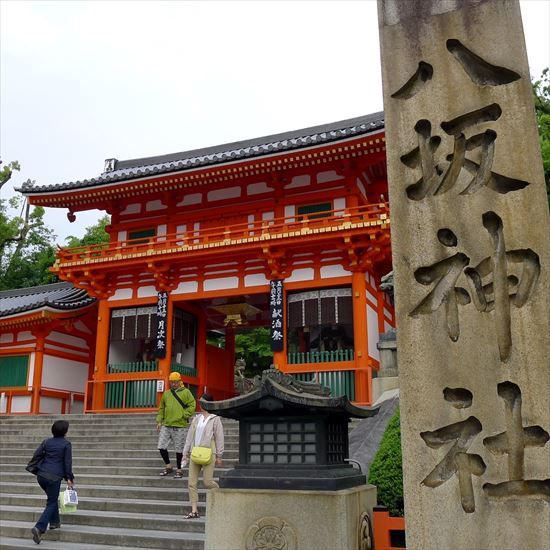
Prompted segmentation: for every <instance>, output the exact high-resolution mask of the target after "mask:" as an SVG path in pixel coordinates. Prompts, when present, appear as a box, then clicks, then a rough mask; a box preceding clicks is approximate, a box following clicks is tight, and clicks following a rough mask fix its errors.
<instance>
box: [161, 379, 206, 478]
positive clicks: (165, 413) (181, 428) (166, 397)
mask: <svg viewBox="0 0 550 550" xmlns="http://www.w3.org/2000/svg"><path fill="white" fill-rule="evenodd" d="M168 381H169V383H170V389H169V390H167V391H165V392H164V393H163V394H162V397H161V398H160V405H159V412H158V414H157V432H158V433H159V440H158V445H157V447H158V450H159V452H160V456H161V457H162V460H164V470H163V471H162V472H161V473H160V475H161V476H163V477H164V476H167V475H169V474H171V473H172V472H173V471H174V468H173V466H172V464H170V455H169V454H168V446H169V445H170V442H173V443H174V447H175V448H176V473H175V474H174V477H175V478H182V477H183V471H182V469H181V459H182V457H183V447H184V446H185V438H186V437H187V428H188V426H189V419H190V418H191V417H192V416H193V415H194V414H195V408H196V406H197V404H196V402H195V398H194V397H193V394H192V393H191V392H190V391H189V390H188V389H187V388H186V387H185V386H184V385H183V382H182V381H181V375H180V373H179V372H172V373H171V374H170V376H169V377H168ZM176 396H177V397H178V398H179V400H178V399H177V398H176ZM180 401H181V403H180Z"/></svg>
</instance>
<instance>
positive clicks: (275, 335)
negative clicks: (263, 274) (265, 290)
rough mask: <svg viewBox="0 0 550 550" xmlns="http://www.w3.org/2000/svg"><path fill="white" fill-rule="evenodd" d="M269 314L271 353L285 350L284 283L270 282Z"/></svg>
mask: <svg viewBox="0 0 550 550" xmlns="http://www.w3.org/2000/svg"><path fill="white" fill-rule="evenodd" d="M269 312H270V318H271V351H283V349H284V334H285V330H284V324H283V321H284V318H283V281H282V279H277V280H273V281H269Z"/></svg>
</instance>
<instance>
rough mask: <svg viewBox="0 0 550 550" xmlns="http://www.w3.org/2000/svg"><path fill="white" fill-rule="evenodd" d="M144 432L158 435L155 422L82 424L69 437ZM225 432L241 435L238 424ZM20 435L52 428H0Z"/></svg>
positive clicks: (6, 434)
mask: <svg viewBox="0 0 550 550" xmlns="http://www.w3.org/2000/svg"><path fill="white" fill-rule="evenodd" d="M143 434H154V435H157V429H156V426H155V425H154V424H153V425H151V424H147V425H146V426H143V427H137V428H136V427H135V426H132V427H128V428H124V427H115V426H112V425H105V426H94V427H91V426H85V425H83V426H81V427H79V428H76V429H72V426H71V428H70V429H69V433H68V434H67V439H72V438H73V437H75V436H78V437H82V436H88V435H95V436H98V437H103V436H108V435H113V436H118V435H131V436H138V437H139V436H142V435H143ZM224 434H225V435H226V436H237V435H239V429H238V428H237V427H236V426H231V427H224ZM18 436H24V437H28V438H32V439H39V438H42V439H44V438H46V437H51V436H52V434H51V430H50V429H48V428H46V429H43V428H34V427H33V428H28V429H6V428H0V437H2V439H4V438H5V437H18Z"/></svg>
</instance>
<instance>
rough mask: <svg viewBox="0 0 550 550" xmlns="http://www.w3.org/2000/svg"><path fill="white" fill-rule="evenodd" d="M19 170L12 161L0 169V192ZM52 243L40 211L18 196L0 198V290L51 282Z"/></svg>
mask: <svg viewBox="0 0 550 550" xmlns="http://www.w3.org/2000/svg"><path fill="white" fill-rule="evenodd" d="M19 169H20V167H19V163H18V162H17V161H13V162H10V163H9V164H7V165H6V166H4V167H3V168H2V169H1V170H0V189H1V188H2V187H3V186H4V185H5V184H6V183H7V182H8V181H9V179H10V178H11V176H12V174H13V171H14V170H19ZM13 211H15V212H17V211H19V212H20V214H19V215H13V214H12V212H13ZM54 240H55V235H54V232H53V230H52V229H50V228H49V227H47V226H46V224H45V223H44V208H42V207H41V206H37V207H34V208H31V206H30V205H29V204H28V202H27V201H26V200H25V199H23V197H21V196H15V197H12V198H10V199H8V200H6V199H0V290H8V289H12V288H24V287H27V286H36V285H41V284H47V283H51V282H55V281H56V280H57V279H56V277H55V275H53V273H50V271H49V269H48V268H49V267H51V266H52V265H53V262H54V260H55V249H54V247H53V246H52V244H51V243H52V242H54Z"/></svg>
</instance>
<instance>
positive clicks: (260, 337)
mask: <svg viewBox="0 0 550 550" xmlns="http://www.w3.org/2000/svg"><path fill="white" fill-rule="evenodd" d="M270 334H271V331H270V329H269V328H266V327H256V328H252V329H248V330H243V331H242V332H239V333H237V334H235V355H236V357H243V358H244V360H245V361H246V369H245V374H246V376H254V375H256V374H260V373H261V372H262V371H263V370H264V369H267V368H269V365H271V363H272V362H273V352H272V351H271V339H270Z"/></svg>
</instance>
